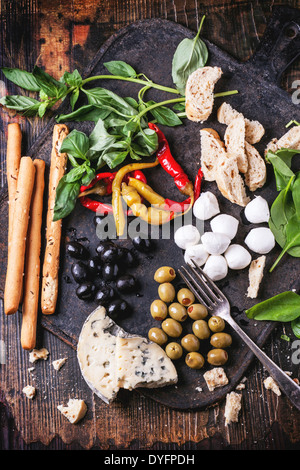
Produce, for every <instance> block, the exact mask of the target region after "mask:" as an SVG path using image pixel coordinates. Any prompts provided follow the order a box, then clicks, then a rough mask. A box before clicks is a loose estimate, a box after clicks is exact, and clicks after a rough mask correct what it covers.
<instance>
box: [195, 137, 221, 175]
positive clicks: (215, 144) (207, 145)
mask: <svg viewBox="0 0 300 470" xmlns="http://www.w3.org/2000/svg"><path fill="white" fill-rule="evenodd" d="M200 141H201V169H202V171H203V176H204V178H205V179H206V180H207V181H215V179H216V172H217V169H218V161H219V160H220V159H222V158H225V157H226V150H225V144H224V142H223V141H222V140H221V139H220V136H219V134H218V133H217V132H216V131H215V130H214V129H209V128H207V129H201V130H200Z"/></svg>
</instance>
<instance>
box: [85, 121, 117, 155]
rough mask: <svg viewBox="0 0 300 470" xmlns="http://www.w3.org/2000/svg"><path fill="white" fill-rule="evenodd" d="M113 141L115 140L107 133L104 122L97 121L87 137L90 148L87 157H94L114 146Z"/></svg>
mask: <svg viewBox="0 0 300 470" xmlns="http://www.w3.org/2000/svg"><path fill="white" fill-rule="evenodd" d="M115 141H116V138H115V137H114V136H112V135H110V134H109V133H108V132H107V130H106V128H105V124H104V121H103V120H102V119H99V121H98V122H97V124H96V126H95V127H94V129H93V131H92V132H91V134H90V136H89V147H90V148H89V151H88V156H89V155H95V153H96V152H99V151H102V150H105V149H106V148H108V147H110V146H111V145H112V144H114V143H115Z"/></svg>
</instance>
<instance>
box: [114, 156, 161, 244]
mask: <svg viewBox="0 0 300 470" xmlns="http://www.w3.org/2000/svg"><path fill="white" fill-rule="evenodd" d="M158 164H159V162H158V160H155V161H154V162H152V163H130V164H129V165H126V166H123V167H122V168H121V169H120V170H119V171H118V172H117V174H116V176H115V178H114V180H113V183H112V208H113V215H114V219H115V224H116V231H117V235H118V236H121V235H123V233H124V229H125V215H124V211H123V207H122V197H121V184H122V180H123V178H124V176H125V175H127V173H130V172H131V171H135V170H144V169H146V168H153V167H154V166H157V165H158Z"/></svg>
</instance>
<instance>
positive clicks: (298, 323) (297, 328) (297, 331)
mask: <svg viewBox="0 0 300 470" xmlns="http://www.w3.org/2000/svg"><path fill="white" fill-rule="evenodd" d="M291 327H292V330H293V333H294V335H295V336H296V337H297V338H300V317H298V318H295V320H293V321H292V323H291Z"/></svg>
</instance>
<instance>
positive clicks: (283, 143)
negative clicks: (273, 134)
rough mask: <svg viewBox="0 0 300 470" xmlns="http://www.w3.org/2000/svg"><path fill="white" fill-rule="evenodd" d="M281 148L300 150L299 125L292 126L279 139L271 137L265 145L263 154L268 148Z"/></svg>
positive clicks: (274, 150) (272, 149) (273, 149)
mask: <svg viewBox="0 0 300 470" xmlns="http://www.w3.org/2000/svg"><path fill="white" fill-rule="evenodd" d="M282 148H286V149H295V150H300V126H294V127H292V128H291V129H290V130H289V131H288V132H286V133H285V134H284V135H283V136H282V137H280V139H279V140H277V139H276V138H274V139H272V140H271V142H269V143H268V145H267V148H266V150H265V155H266V154H267V152H268V151H269V150H271V151H272V152H276V151H277V150H279V149H282Z"/></svg>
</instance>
